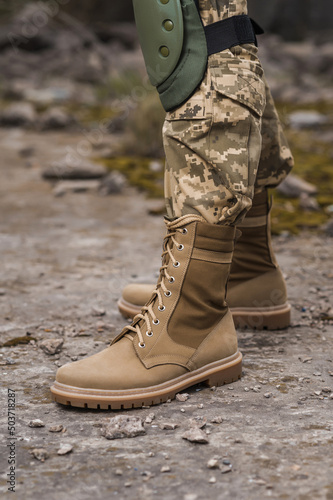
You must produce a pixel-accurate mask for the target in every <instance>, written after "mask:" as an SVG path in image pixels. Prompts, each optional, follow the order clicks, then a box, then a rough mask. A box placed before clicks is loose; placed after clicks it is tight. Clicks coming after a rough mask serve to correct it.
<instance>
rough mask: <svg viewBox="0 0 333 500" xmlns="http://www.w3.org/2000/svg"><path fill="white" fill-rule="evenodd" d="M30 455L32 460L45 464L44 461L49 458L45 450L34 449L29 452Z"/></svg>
mask: <svg viewBox="0 0 333 500" xmlns="http://www.w3.org/2000/svg"><path fill="white" fill-rule="evenodd" d="M30 453H31V455H32V456H33V457H34V458H36V460H39V461H40V462H45V460H46V459H47V458H49V454H48V452H47V451H46V450H45V448H34V449H33V450H31V451H30Z"/></svg>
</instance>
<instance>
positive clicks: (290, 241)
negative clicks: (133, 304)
mask: <svg viewBox="0 0 333 500" xmlns="http://www.w3.org/2000/svg"><path fill="white" fill-rule="evenodd" d="M80 137H81V136H80V135H76V134H75V133H72V134H70V135H69V134H65V133H63V132H47V133H44V134H43V135H40V134H38V133H36V132H33V131H30V132H28V131H23V130H22V129H10V130H2V131H1V133H0V144H1V179H2V181H1V198H0V217H1V219H0V243H1V281H0V313H1V326H0V331H1V343H2V347H1V349H0V364H1V372H2V375H1V400H2V417H1V433H2V441H1V446H2V448H1V479H0V481H1V482H0V485H1V490H2V492H4V493H5V492H6V491H7V488H8V486H10V485H9V484H7V483H6V480H7V476H6V475H7V474H8V473H9V472H10V469H9V468H10V465H9V464H8V457H9V455H10V451H11V448H10V446H8V445H10V443H11V442H12V441H13V436H10V434H9V431H8V429H7V427H8V414H7V413H8V403H7V398H8V390H11V391H15V411H14V413H15V418H16V420H15V436H14V437H15V440H14V445H15V450H14V452H15V459H16V464H15V466H16V469H15V473H16V474H15V475H16V477H15V479H16V495H17V498H25V499H30V498H31V499H32V498H34V499H36V498H38V499H44V498H49V499H50V500H51V499H52V500H53V499H62V498H67V497H69V496H71V497H72V498H81V499H90V498H92V497H94V498H100V499H104V498H112V497H113V496H118V497H120V498H131V499H136V498H145V499H146V498H148V499H149V498H151V499H153V498H165V499H174V498H181V499H184V500H195V499H198V500H199V499H207V498H209V499H210V498H211V499H217V498H221V499H225V498H230V497H231V496H236V497H237V498H240V499H246V500H248V499H258V498H278V499H285V498H297V499H302V500H305V499H309V500H310V499H313V498H316V499H332V498H333V482H332V474H331V471H332V468H331V467H332V397H333V396H332V394H333V393H332V389H333V386H332V376H333V357H332V342H333V327H332V314H333V313H332V294H333V284H332V278H333V274H332V257H333V247H332V239H330V238H329V237H328V236H327V235H323V234H320V233H311V234H310V233H309V234H304V233H302V234H301V235H299V236H295V237H294V236H290V235H289V236H288V235H287V234H284V235H282V236H280V237H278V238H276V239H275V240H274V246H275V249H276V251H277V254H278V258H279V261H280V263H281V265H282V268H283V271H284V273H285V275H286V278H287V282H288V287H289V295H290V302H291V304H292V307H293V323H292V326H291V327H290V328H289V329H288V330H286V331H277V332H253V331H241V332H239V343H240V348H241V350H242V352H243V353H244V376H243V378H242V380H241V381H239V382H237V383H234V384H233V385H230V386H226V387H222V388H217V389H216V390H211V389H209V388H206V387H204V386H198V387H193V388H191V389H190V390H188V391H187V392H188V396H182V397H180V398H179V399H180V400H176V401H172V402H170V403H165V404H162V405H160V406H156V407H151V408H144V409H142V410H141V409H140V410H132V411H127V412H116V411H114V412H101V411H87V410H80V409H74V408H67V407H62V406H59V405H57V404H55V403H53V402H52V401H51V397H50V392H49V387H50V384H51V383H52V381H53V379H54V376H55V372H56V369H57V367H58V366H61V365H62V364H64V363H67V362H69V361H71V360H76V359H81V358H82V357H84V356H86V355H88V354H92V353H95V352H98V351H99V350H101V349H103V348H104V347H105V346H106V345H107V344H108V342H109V341H110V339H111V338H112V337H113V336H115V334H116V332H117V331H119V329H120V328H121V327H122V326H123V325H124V322H125V320H124V319H123V318H122V317H121V316H120V314H119V313H118V312H117V307H116V300H117V298H118V296H119V293H120V290H121V288H122V287H123V286H124V285H125V284H126V283H128V282H130V281H139V280H141V279H153V278H154V271H155V272H156V270H157V268H158V266H159V259H160V256H159V253H160V241H161V240H160V238H161V235H162V234H163V232H164V229H163V227H162V221H161V217H153V216H151V215H149V214H148V212H149V211H150V209H151V208H152V207H153V206H154V203H155V202H154V201H152V200H151V201H147V200H145V198H144V196H143V195H141V194H138V193H137V191H135V190H134V189H133V188H125V189H124V190H123V191H122V194H114V195H112V196H108V197H106V196H102V195H101V194H98V192H97V191H96V190H88V191H86V192H72V191H69V192H66V193H65V194H63V195H62V196H59V195H56V194H57V193H54V188H53V186H52V184H50V183H49V182H48V181H46V180H43V179H42V176H41V169H42V167H43V166H44V165H45V164H46V162H47V161H50V160H56V159H57V158H59V156H62V155H63V154H65V152H66V150H67V149H68V147H74V146H75V144H77V142H78V141H79V140H80ZM27 155H28V157H29V158H28V159H27V158H26V156H27ZM53 352H56V353H55V354H50V353H53ZM10 410H11V408H10ZM118 415H122V416H128V417H136V418H137V419H140V420H142V421H143V430H142V429H141V433H142V432H144V434H140V432H139V435H137V436H136V437H131V438H123V439H115V440H108V439H106V437H104V436H103V435H102V434H103V433H104V434H105V426H106V424H108V423H110V419H111V418H113V417H115V416H118ZM36 420H37V422H36ZM38 420H40V421H41V422H38ZM10 423H11V421H10ZM139 425H140V426H141V422H139ZM141 427H142V426H141ZM198 427H202V432H201V435H200V436H199V440H204V441H207V442H206V444H202V443H193V442H191V441H188V440H185V439H184V434H185V432H186V431H187V430H188V429H192V432H193V429H197V428H198ZM103 429H104V430H103ZM130 432H133V429H132V430H130ZM196 433H197V431H196ZM7 494H8V496H9V495H10V494H11V493H9V492H8V493H7Z"/></svg>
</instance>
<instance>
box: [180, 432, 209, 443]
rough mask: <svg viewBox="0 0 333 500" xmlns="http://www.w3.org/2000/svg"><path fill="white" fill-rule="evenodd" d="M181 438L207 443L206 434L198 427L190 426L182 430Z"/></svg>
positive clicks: (192, 441)
mask: <svg viewBox="0 0 333 500" xmlns="http://www.w3.org/2000/svg"><path fill="white" fill-rule="evenodd" d="M182 438H183V439H186V440H187V441H190V442H191V443H199V444H207V443H208V442H209V440H208V437H207V435H206V434H205V433H204V432H203V431H202V430H201V429H199V428H192V429H189V430H188V431H186V432H184V434H183V435H182Z"/></svg>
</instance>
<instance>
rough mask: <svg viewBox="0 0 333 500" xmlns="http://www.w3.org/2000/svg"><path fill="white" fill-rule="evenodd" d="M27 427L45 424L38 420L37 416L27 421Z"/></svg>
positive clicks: (43, 425)
mask: <svg viewBox="0 0 333 500" xmlns="http://www.w3.org/2000/svg"><path fill="white" fill-rule="evenodd" d="M28 425H29V427H36V428H37V427H45V424H44V422H43V421H42V420H40V419H39V418H36V419H35V420H30V422H29V424H28Z"/></svg>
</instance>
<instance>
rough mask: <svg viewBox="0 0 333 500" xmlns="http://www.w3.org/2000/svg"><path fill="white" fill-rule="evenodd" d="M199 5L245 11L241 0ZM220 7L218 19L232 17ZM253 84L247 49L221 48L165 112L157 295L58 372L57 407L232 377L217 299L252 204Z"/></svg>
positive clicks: (255, 67)
mask: <svg viewBox="0 0 333 500" xmlns="http://www.w3.org/2000/svg"><path fill="white" fill-rule="evenodd" d="M201 3H202V5H201V7H204V6H206V5H210V6H211V7H212V8H213V7H217V6H231V5H235V6H237V5H238V6H239V7H240V8H241V7H242V6H244V5H245V6H246V2H245V0H234V1H233V0H228V1H226V0H220V1H218V0H212V2H211V3H210V2H208V0H207V1H206V0H204V1H203V2H201ZM141 5H142V4H141ZM192 6H193V5H192ZM213 10H215V9H214V8H213ZM218 10H219V9H218ZM222 10H223V16H224V15H229V13H230V14H231V12H230V11H228V9H227V8H226V10H225V11H224V9H222ZM222 10H221V12H222ZM224 12H225V13H224ZM195 13H196V16H197V12H196V11H195ZM237 13H238V12H236V11H234V12H232V14H237ZM240 13H242V11H241V12H240ZM217 15H219V12H218V13H217ZM165 53H168V51H167V52H165ZM261 77H262V69H261V66H260V63H259V61H258V59H257V57H256V49H255V47H253V46H251V45H249V46H248V47H242V48H241V47H235V48H234V49H232V50H228V51H224V52H223V53H221V54H217V55H216V56H212V57H210V59H209V62H208V70H207V72H206V76H205V79H204V81H203V82H202V85H201V86H200V88H199V90H197V92H195V93H194V95H193V96H192V98H191V99H189V100H188V102H187V103H186V104H185V105H183V106H182V107H180V108H178V110H177V111H175V112H174V113H169V114H168V117H167V120H166V123H165V127H164V139H165V148H166V155H167V163H168V169H167V173H166V183H167V186H166V189H167V196H168V199H169V204H168V211H169V215H170V216H171V217H172V220H167V221H166V226H167V234H166V237H165V239H164V245H163V253H162V259H163V261H162V267H161V269H160V275H159V279H158V282H157V284H156V288H155V290H154V291H153V292H152V296H151V298H150V300H149V301H148V303H147V304H146V306H144V307H143V308H142V310H141V313H140V314H138V315H137V316H136V317H135V318H134V321H133V323H132V325H130V326H127V327H125V328H124V329H123V331H122V332H121V333H120V334H119V335H118V336H117V337H116V338H115V339H114V340H113V342H112V344H111V346H110V347H109V348H108V349H105V350H104V351H102V352H100V353H99V354H96V355H94V356H91V357H90V358H87V359H84V360H80V361H78V362H75V363H72V364H69V365H65V366H63V367H61V368H60V369H59V370H58V373H57V379H56V382H55V383H54V385H53V387H52V393H53V397H54V399H55V400H56V401H58V402H60V403H63V404H69V405H73V406H82V407H95V408H109V409H113V408H132V407H135V406H142V405H151V404H155V403H160V402H162V401H166V400H167V399H168V398H172V397H174V396H175V394H176V392H178V391H180V390H182V389H185V388H187V387H189V386H191V385H193V384H196V383H199V382H207V383H208V384H209V385H220V384H224V383H228V382H232V381H235V380H237V379H238V378H240V376H241V373H242V368H241V364H242V355H241V354H240V353H239V351H238V346H237V336H236V332H235V327H234V323H233V321H232V316H231V314H230V311H229V309H228V306H227V304H226V302H225V295H226V284H227V280H228V277H229V273H230V265H231V262H232V255H233V250H234V241H235V237H236V235H237V230H236V228H235V227H230V226H234V225H235V223H237V222H239V221H241V220H242V218H243V217H244V215H245V213H246V211H247V209H248V208H249V207H250V205H251V198H252V196H253V191H254V183H255V178H256V173H257V167H258V163H259V158H260V151H261V134H260V126H261V115H262V113H263V110H264V106H265V87H264V83H263V80H262V78H261ZM198 116H199V122H198V121H197V120H198Z"/></svg>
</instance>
